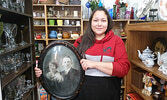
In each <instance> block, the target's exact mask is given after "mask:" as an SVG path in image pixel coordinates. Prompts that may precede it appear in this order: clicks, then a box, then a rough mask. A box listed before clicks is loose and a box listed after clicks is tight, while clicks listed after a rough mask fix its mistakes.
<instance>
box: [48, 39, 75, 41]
mask: <svg viewBox="0 0 167 100" xmlns="http://www.w3.org/2000/svg"><path fill="white" fill-rule="evenodd" d="M48 40H66V41H70V40H72V41H75V40H76V39H48Z"/></svg>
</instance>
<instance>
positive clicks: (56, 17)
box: [47, 17, 81, 20]
mask: <svg viewBox="0 0 167 100" xmlns="http://www.w3.org/2000/svg"><path fill="white" fill-rule="evenodd" d="M47 19H75V20H77V19H78V20H81V18H80V17H60V18H57V17H48V18H47Z"/></svg>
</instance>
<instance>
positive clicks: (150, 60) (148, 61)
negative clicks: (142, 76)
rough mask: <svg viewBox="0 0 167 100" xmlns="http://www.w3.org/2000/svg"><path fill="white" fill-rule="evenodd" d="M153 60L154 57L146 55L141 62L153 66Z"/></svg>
mask: <svg viewBox="0 0 167 100" xmlns="http://www.w3.org/2000/svg"><path fill="white" fill-rule="evenodd" d="M154 60H156V58H152V57H148V58H147V59H145V60H144V61H142V62H143V63H144V64H145V65H146V67H153V66H154Z"/></svg>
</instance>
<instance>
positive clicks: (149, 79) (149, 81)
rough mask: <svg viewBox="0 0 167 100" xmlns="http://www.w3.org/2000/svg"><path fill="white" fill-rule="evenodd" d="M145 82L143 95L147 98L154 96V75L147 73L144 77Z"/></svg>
mask: <svg viewBox="0 0 167 100" xmlns="http://www.w3.org/2000/svg"><path fill="white" fill-rule="evenodd" d="M143 82H144V89H143V90H142V93H143V94H144V95H146V96H150V95H151V94H152V86H153V85H156V80H155V79H154V77H153V76H152V73H150V72H147V73H145V74H144V77H143Z"/></svg>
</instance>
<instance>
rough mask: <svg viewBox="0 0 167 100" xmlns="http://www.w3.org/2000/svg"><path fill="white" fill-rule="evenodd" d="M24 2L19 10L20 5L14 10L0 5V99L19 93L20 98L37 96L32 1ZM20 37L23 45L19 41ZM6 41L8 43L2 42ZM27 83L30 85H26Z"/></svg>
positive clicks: (25, 99) (33, 98)
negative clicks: (0, 33) (22, 7)
mask: <svg viewBox="0 0 167 100" xmlns="http://www.w3.org/2000/svg"><path fill="white" fill-rule="evenodd" d="M13 5H14V3H13ZM18 6H20V5H18ZM23 6H24V9H22V11H20V9H21V8H19V7H17V10H16V9H12V8H5V7H3V6H2V5H1V6H0V15H1V17H0V21H1V22H3V25H2V24H1V25H2V26H1V28H0V31H1V32H3V34H2V35H1V38H0V40H1V45H0V50H1V51H0V100H6V99H14V98H19V97H18V96H20V99H22V100H27V99H29V100H37V98H36V97H35V95H37V91H36V90H37V89H36V79H35V78H34V77H35V75H34V65H35V48H34V35H33V16H32V1H31V0H25V3H24V4H23ZM10 7H12V6H10ZM15 26H16V27H15ZM6 36H7V37H6ZM22 36H23V38H21V37H22ZM22 39H23V40H24V41H25V42H26V44H25V45H20V44H19V43H21V42H22ZM6 40H8V41H6ZM11 41H12V42H11ZM7 43H9V44H8V46H4V45H5V44H7ZM13 43H15V44H13ZM23 85H24V86H23ZM28 85H31V88H30V87H29V88H27V87H28ZM20 86H23V87H22V88H21V87H20ZM23 91H24V92H23Z"/></svg>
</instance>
